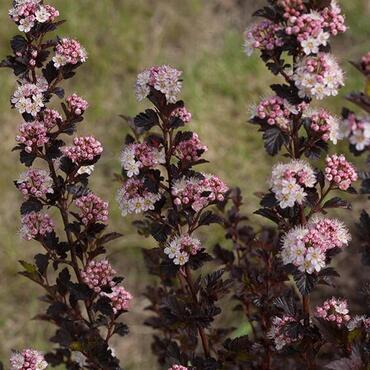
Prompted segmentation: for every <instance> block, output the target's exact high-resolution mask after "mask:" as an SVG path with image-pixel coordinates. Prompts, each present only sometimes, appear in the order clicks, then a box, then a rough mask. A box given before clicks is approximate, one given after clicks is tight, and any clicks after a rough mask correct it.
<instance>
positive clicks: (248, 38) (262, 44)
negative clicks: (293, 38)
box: [244, 20, 284, 56]
mask: <svg viewBox="0 0 370 370" xmlns="http://www.w3.org/2000/svg"><path fill="white" fill-rule="evenodd" d="M281 30H282V27H281V26H280V25H278V24H275V23H273V22H271V21H270V20H262V21H260V22H259V23H256V24H254V25H252V26H251V27H250V28H248V29H247V30H246V31H245V33H244V51H245V53H246V54H247V55H248V56H250V55H252V53H253V51H254V50H255V49H260V50H262V51H263V50H273V49H275V48H278V47H281V46H283V45H284V42H283V40H282V39H281V38H280V37H279V36H278V32H279V31H281Z"/></svg>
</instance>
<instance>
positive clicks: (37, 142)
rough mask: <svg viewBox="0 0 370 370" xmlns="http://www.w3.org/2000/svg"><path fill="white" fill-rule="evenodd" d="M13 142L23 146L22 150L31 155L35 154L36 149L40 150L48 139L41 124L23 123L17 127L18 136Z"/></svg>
mask: <svg viewBox="0 0 370 370" xmlns="http://www.w3.org/2000/svg"><path fill="white" fill-rule="evenodd" d="M15 140H16V141H17V142H18V143H19V144H23V145H25V148H24V150H25V151H26V152H27V153H32V152H36V151H37V149H38V148H42V147H43V145H44V144H46V143H47V142H48V141H49V137H48V134H47V129H46V127H45V126H44V124H43V123H42V122H38V121H35V122H32V123H29V122H23V123H22V124H21V125H20V126H19V134H18V135H17V136H16V138H15Z"/></svg>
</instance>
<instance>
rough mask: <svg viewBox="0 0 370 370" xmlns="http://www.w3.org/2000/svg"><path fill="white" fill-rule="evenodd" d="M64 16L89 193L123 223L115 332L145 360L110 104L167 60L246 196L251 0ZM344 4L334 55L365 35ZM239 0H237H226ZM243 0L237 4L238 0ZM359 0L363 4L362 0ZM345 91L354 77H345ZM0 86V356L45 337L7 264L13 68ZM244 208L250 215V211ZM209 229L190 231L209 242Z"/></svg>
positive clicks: (216, 163)
mask: <svg viewBox="0 0 370 370" xmlns="http://www.w3.org/2000/svg"><path fill="white" fill-rule="evenodd" d="M52 3H53V4H55V6H56V7H57V8H58V9H60V10H61V13H62V15H63V17H64V18H66V19H68V23H66V24H65V25H63V28H62V30H61V34H62V35H71V36H73V37H76V38H78V39H79V40H80V41H81V42H82V43H83V44H84V45H85V46H86V48H87V50H88V51H89V56H90V59H89V62H88V63H87V64H86V65H85V66H84V67H82V69H81V72H80V73H79V74H78V75H77V77H76V78H75V79H74V80H73V81H72V84H73V85H69V86H67V91H69V92H72V90H73V91H76V92H77V93H79V94H81V95H82V96H84V97H85V98H87V100H88V101H89V102H90V105H91V108H90V109H89V111H88V114H87V120H86V123H84V126H83V129H82V130H83V131H84V132H89V133H93V134H95V135H96V136H98V137H99V139H101V141H102V142H103V144H105V147H106V151H105V154H104V156H103V158H102V161H101V163H100V165H99V166H98V167H97V170H96V172H95V177H94V186H95V189H96V191H97V193H98V194H100V195H102V196H104V197H106V198H107V199H110V201H111V220H112V222H111V228H112V229H115V230H118V231H120V232H124V233H125V235H126V236H125V238H124V239H123V240H122V241H120V242H118V243H116V244H114V245H113V246H112V248H111V250H110V259H111V260H112V262H113V264H114V265H115V266H116V267H117V269H118V270H120V271H121V272H122V273H123V274H124V275H125V276H126V277H128V279H127V283H126V284H127V286H128V288H129V289H130V290H131V291H132V292H133V293H134V295H135V302H134V305H135V310H134V312H133V313H131V314H129V315H127V319H128V321H129V324H130V327H131V334H130V336H129V337H128V338H127V339H125V340H123V341H120V343H116V344H115V348H116V350H117V353H118V354H119V357H120V358H121V359H122V361H123V363H124V364H125V365H126V368H127V369H143V368H144V369H153V368H154V365H153V358H151V356H150V355H149V353H150V349H149V346H150V331H149V329H147V328H146V327H144V326H143V325H142V324H141V323H142V321H143V317H144V307H145V304H146V302H145V300H143V298H142V297H141V295H140V294H141V292H142V289H143V286H144V285H145V277H146V276H145V269H144V267H143V263H142V259H141V256H140V252H139V250H140V248H142V247H149V246H150V245H152V242H151V241H150V240H143V239H141V238H139V237H138V236H137V235H136V234H135V232H134V231H133V229H132V228H131V226H130V220H129V219H122V218H121V217H120V215H119V211H118V209H117V206H116V204H115V201H114V192H115V187H116V185H115V184H114V183H112V181H111V179H112V178H113V174H114V172H116V171H118V170H119V163H118V160H117V157H118V153H119V150H120V146H121V143H122V141H123V137H124V134H125V132H126V128H125V126H124V124H123V122H122V121H121V120H120V119H119V118H118V114H120V113H125V114H131V115H134V114H136V113H137V112H138V111H139V110H142V109H143V108H144V107H143V106H142V105H138V104H137V103H136V102H135V100H134V94H133V89H132V86H133V84H134V79H135V75H136V73H137V72H138V71H139V70H140V69H142V68H143V67H145V66H149V65H152V64H156V63H168V64H173V65H175V66H177V67H178V68H180V69H182V70H183V71H184V80H185V83H184V93H183V98H184V100H185V101H186V102H187V105H188V107H189V108H190V109H191V111H192V113H193V115H194V124H193V127H194V129H196V130H197V131H198V132H199V134H200V137H201V138H203V139H204V141H205V142H206V144H207V145H208V147H209V153H208V159H210V160H211V162H212V163H211V164H210V165H208V166H206V167H205V169H206V170H207V171H214V172H216V173H217V174H218V175H220V176H222V177H223V178H225V179H226V181H227V182H228V183H229V184H230V185H236V184H238V185H240V186H241V187H242V188H243V189H244V190H245V194H246V204H247V205H246V209H247V210H248V211H249V212H251V211H253V210H254V209H255V208H256V206H257V200H256V198H255V197H254V196H253V192H254V191H257V190H261V189H264V188H265V187H266V185H265V181H266V177H267V176H268V171H269V168H270V166H271V163H272V160H271V159H270V158H268V157H267V156H266V155H265V154H264V152H263V150H262V149H261V140H260V137H259V134H257V133H256V130H255V128H254V127H253V126H248V125H247V124H246V121H247V108H248V105H249V104H251V103H253V102H254V101H256V100H257V99H258V97H259V96H261V95H264V94H266V93H268V84H269V83H270V75H269V74H268V72H267V71H266V70H265V69H264V68H263V66H262V65H261V63H260V62H259V60H258V58H257V57H253V58H250V59H247V58H245V56H244V54H243V51H242V29H243V28H244V26H245V25H246V23H247V22H249V14H250V10H251V9H252V8H255V7H256V6H257V5H258V4H257V2H254V1H250V0H247V1H244V2H243V1H237V0H208V1H202V0H185V1H177V0H156V1H153V0H104V1H96V0H79V1H73V0H55V1H53V2H52ZM342 3H344V5H345V7H346V8H347V10H348V15H349V23H350V25H351V31H350V32H349V33H348V35H347V36H346V37H345V38H342V39H339V40H338V41H337V43H336V47H335V49H336V50H335V52H336V53H337V54H339V55H340V56H341V57H342V59H349V58H356V57H357V56H359V55H361V53H362V52H364V51H365V48H366V45H365V41H366V40H368V38H369V35H370V32H369V31H370V30H369V27H368V23H367V22H368V18H369V15H370V14H369V13H370V9H369V6H368V5H369V4H368V2H367V1H366V0H356V1H350V0H343V1H342ZM9 4H10V1H2V2H1V5H0V7H1V9H0V45H1V49H0V54H1V55H6V53H7V52H8V46H7V42H8V40H9V39H10V37H11V36H12V35H13V34H14V33H15V27H13V26H12V25H11V23H10V22H9V21H8V19H7V15H6V10H7V8H8V5H9ZM238 4H239V5H238ZM240 4H244V5H240ZM366 4H367V5H366ZM352 81H353V82H352V83H351V85H349V86H348V87H347V91H348V90H350V89H352V88H353V87H354V86H355V85H356V84H357V85H358V84H360V81H359V80H356V79H355V80H352ZM0 84H1V87H2V94H1V96H0V111H1V112H2V116H1V128H0V130H1V138H2V145H1V147H0V164H1V170H2V172H1V177H0V186H1V189H2V192H1V202H0V214H1V224H0V282H1V287H0V358H3V359H6V358H7V357H8V356H9V351H10V349H11V348H22V347H24V346H27V345H30V346H34V347H37V348H40V349H43V350H47V349H48V346H49V345H48V343H47V338H48V335H49V334H50V327H49V326H48V325H46V324H44V323H39V322H35V321H30V318H32V317H33V316H34V315H35V314H36V313H37V312H38V311H39V310H40V307H41V306H42V304H41V303H40V302H39V301H38V300H37V299H36V297H37V296H38V295H40V293H41V291H40V290H39V289H38V288H36V287H35V286H34V285H33V284H31V283H29V282H28V281H26V280H25V279H24V278H22V277H20V276H18V275H17V270H18V266H17V260H19V259H27V258H31V256H32V255H33V254H34V253H35V252H36V251H37V245H35V244H33V243H24V242H23V241H20V239H19V237H18V235H17V228H18V222H19V216H18V204H20V198H19V196H18V194H17V192H16V190H15V189H14V187H13V186H12V180H13V179H15V178H17V177H18V174H19V172H20V171H22V170H23V169H22V168H21V166H20V165H19V164H18V161H17V157H16V154H14V153H10V149H11V147H12V146H13V143H14V136H15V133H16V129H17V124H18V122H19V117H18V115H17V114H16V112H14V111H13V112H11V111H10V110H9V103H8V97H9V95H10V94H11V92H12V90H13V89H14V86H15V85H14V78H13V76H10V73H9V72H7V71H1V74H0ZM327 104H328V106H330V107H332V108H333V109H338V108H339V107H340V106H341V104H342V102H341V100H340V99H339V98H337V99H332V100H330V101H329V102H328V103H327ZM255 220H256V219H255ZM219 237H220V234H219V232H215V233H212V236H211V237H210V236H209V234H208V235H202V238H203V239H204V240H205V242H206V243H208V244H209V245H211V244H212V243H213V242H214V241H216V240H217V238H219Z"/></svg>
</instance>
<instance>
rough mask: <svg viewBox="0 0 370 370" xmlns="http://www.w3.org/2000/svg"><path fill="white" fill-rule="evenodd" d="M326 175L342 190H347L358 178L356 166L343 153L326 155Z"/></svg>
mask: <svg viewBox="0 0 370 370" xmlns="http://www.w3.org/2000/svg"><path fill="white" fill-rule="evenodd" d="M325 177H326V179H327V180H328V181H330V182H331V183H332V184H334V185H336V186H338V188H339V189H340V190H347V189H348V188H349V187H350V186H351V184H352V183H353V182H355V181H357V179H358V175H357V172H356V170H355V168H354V167H353V166H352V165H351V164H350V163H349V162H348V161H347V160H346V158H345V157H344V155H343V154H341V155H337V154H333V155H331V156H327V157H326V167H325Z"/></svg>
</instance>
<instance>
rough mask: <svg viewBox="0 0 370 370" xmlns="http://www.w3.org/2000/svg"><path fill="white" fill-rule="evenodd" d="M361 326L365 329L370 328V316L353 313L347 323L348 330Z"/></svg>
mask: <svg viewBox="0 0 370 370" xmlns="http://www.w3.org/2000/svg"><path fill="white" fill-rule="evenodd" d="M362 326H363V327H365V328H366V329H370V317H366V316H365V315H355V316H353V317H352V318H351V320H350V321H349V322H348V323H347V329H348V330H349V331H352V330H355V329H357V328H360V327H362Z"/></svg>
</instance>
